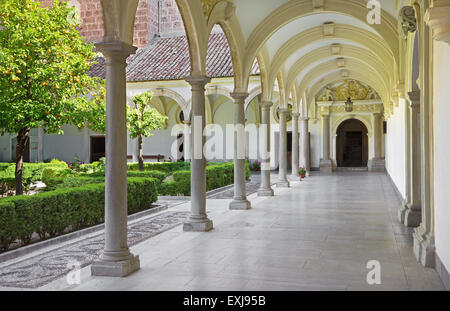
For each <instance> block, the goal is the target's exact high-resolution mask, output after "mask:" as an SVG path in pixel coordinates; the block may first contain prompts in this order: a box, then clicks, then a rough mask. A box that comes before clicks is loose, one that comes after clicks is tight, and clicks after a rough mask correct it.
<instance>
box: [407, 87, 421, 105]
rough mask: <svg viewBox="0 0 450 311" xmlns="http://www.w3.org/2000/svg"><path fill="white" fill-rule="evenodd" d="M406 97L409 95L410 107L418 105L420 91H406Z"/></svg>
mask: <svg viewBox="0 0 450 311" xmlns="http://www.w3.org/2000/svg"><path fill="white" fill-rule="evenodd" d="M408 97H409V101H410V107H411V108H418V107H420V91H412V92H408Z"/></svg>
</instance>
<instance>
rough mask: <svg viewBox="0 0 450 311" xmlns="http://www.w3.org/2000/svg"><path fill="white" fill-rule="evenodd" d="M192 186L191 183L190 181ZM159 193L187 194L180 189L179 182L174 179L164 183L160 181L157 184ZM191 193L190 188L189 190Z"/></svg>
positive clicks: (170, 194) (171, 194)
mask: <svg viewBox="0 0 450 311" xmlns="http://www.w3.org/2000/svg"><path fill="white" fill-rule="evenodd" d="M189 186H190V183H189ZM157 189H158V194H160V195H169V196H183V195H186V194H185V193H184V192H183V191H180V188H179V183H177V182H176V181H174V180H168V181H165V182H163V183H160V184H159V185H158V186H157ZM189 193H190V190H189Z"/></svg>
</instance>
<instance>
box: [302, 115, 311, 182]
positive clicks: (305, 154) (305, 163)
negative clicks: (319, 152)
mask: <svg viewBox="0 0 450 311" xmlns="http://www.w3.org/2000/svg"><path fill="white" fill-rule="evenodd" d="M300 139H301V143H300V150H301V153H300V165H301V166H302V167H304V168H305V169H306V172H307V173H309V171H310V170H311V168H310V166H309V118H308V117H303V118H301V122H300Z"/></svg>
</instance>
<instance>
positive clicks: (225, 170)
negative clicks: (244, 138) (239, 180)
mask: <svg viewBox="0 0 450 311" xmlns="http://www.w3.org/2000/svg"><path fill="white" fill-rule="evenodd" d="M172 176H173V180H170V181H165V182H163V183H162V184H160V185H159V186H158V192H159V194H160V195H170V196H178V195H184V196H190V195H191V171H176V172H173V174H172ZM249 177H250V168H249V166H248V162H246V179H248V178H249ZM233 182H234V163H233V162H227V163H214V164H208V166H207V167H206V191H210V190H213V189H217V188H220V187H224V186H227V185H231V184H232V183H233Z"/></svg>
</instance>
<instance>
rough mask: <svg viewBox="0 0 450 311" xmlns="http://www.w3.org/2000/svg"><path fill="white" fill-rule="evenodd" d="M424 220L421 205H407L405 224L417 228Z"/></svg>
mask: <svg viewBox="0 0 450 311" xmlns="http://www.w3.org/2000/svg"><path fill="white" fill-rule="evenodd" d="M421 221H422V208H421V207H420V206H413V205H410V204H408V205H406V209H405V214H404V218H403V224H405V226H407V227H411V228H415V227H418V226H419V225H420V222H421Z"/></svg>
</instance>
